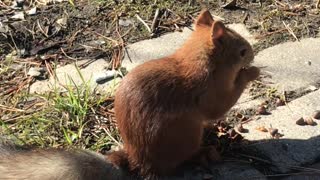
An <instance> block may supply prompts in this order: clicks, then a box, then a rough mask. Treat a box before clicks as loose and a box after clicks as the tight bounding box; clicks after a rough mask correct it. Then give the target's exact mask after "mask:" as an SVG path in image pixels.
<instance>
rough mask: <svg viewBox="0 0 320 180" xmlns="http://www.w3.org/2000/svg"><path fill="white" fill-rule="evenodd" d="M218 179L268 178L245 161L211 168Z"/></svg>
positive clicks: (262, 179) (261, 179)
mask: <svg viewBox="0 0 320 180" xmlns="http://www.w3.org/2000/svg"><path fill="white" fill-rule="evenodd" d="M210 169H211V171H212V172H213V173H214V175H213V176H214V178H213V179H216V180H233V179H243V180H245V179H259V180H264V179H267V178H265V177H264V175H263V174H262V173H261V172H259V171H258V170H257V169H255V168H253V167H251V166H249V165H247V164H243V163H223V164H217V165H215V166H213V167H211V168H210Z"/></svg>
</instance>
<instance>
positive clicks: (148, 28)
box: [136, 14, 152, 33]
mask: <svg viewBox="0 0 320 180" xmlns="http://www.w3.org/2000/svg"><path fill="white" fill-rule="evenodd" d="M136 17H137V19H138V20H139V21H140V22H141V23H142V24H143V25H144V26H145V27H146V28H147V30H148V31H149V32H150V33H151V32H152V31H151V29H150V27H149V26H148V24H147V23H146V22H144V21H143V20H142V19H141V17H140V16H139V15H138V14H137V15H136Z"/></svg>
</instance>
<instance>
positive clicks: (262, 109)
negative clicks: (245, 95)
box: [257, 106, 268, 115]
mask: <svg viewBox="0 0 320 180" xmlns="http://www.w3.org/2000/svg"><path fill="white" fill-rule="evenodd" d="M257 114H260V115H266V114H268V113H267V109H266V107H265V106H259V107H258V109H257Z"/></svg>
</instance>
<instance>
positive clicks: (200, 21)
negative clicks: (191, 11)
mask: <svg viewBox="0 0 320 180" xmlns="http://www.w3.org/2000/svg"><path fill="white" fill-rule="evenodd" d="M212 22H213V18H212V16H211V14H210V12H209V11H208V10H207V9H204V10H202V11H201V12H200V15H199V16H198V18H197V20H196V23H195V24H196V26H211V25H212Z"/></svg>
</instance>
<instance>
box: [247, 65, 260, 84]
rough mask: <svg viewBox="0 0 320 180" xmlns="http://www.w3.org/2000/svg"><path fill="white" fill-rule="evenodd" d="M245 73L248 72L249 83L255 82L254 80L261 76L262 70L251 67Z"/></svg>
mask: <svg viewBox="0 0 320 180" xmlns="http://www.w3.org/2000/svg"><path fill="white" fill-rule="evenodd" d="M245 71H246V74H247V78H248V80H249V81H253V80H255V79H257V78H258V77H259V75H260V69H259V68H257V67H255V66H251V67H249V68H248V69H246V70H245Z"/></svg>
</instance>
